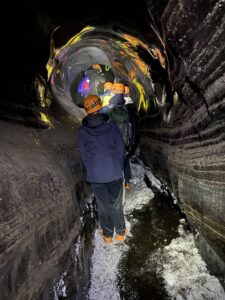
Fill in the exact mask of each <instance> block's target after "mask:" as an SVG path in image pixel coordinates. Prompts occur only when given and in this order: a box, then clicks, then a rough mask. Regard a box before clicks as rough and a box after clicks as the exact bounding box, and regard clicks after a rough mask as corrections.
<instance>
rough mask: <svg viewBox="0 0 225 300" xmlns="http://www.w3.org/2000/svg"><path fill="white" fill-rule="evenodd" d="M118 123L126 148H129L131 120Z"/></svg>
mask: <svg viewBox="0 0 225 300" xmlns="http://www.w3.org/2000/svg"><path fill="white" fill-rule="evenodd" d="M116 125H117V126H118V127H119V129H120V132H121V133H122V136H123V140H124V146H125V148H129V146H130V139H131V124H130V122H129V121H128V122H122V123H116Z"/></svg>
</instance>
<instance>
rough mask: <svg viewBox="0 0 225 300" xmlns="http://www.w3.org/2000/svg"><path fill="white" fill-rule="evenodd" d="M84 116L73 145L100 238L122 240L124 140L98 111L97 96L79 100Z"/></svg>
mask: <svg viewBox="0 0 225 300" xmlns="http://www.w3.org/2000/svg"><path fill="white" fill-rule="evenodd" d="M83 106H84V108H85V110H86V112H87V116H86V117H85V118H84V119H83V121H82V126H81V127H80V128H79V131H78V136H77V144H78V148H79V152H80V154H81V159H82V162H83V165H84V168H85V170H86V179H87V181H88V182H90V185H91V188H92V190H93V193H94V195H95V199H96V202H97V207H98V215H99V221H100V225H101V229H102V233H103V240H104V241H105V242H106V243H112V238H113V234H114V229H115V232H116V236H115V240H117V241H123V240H124V239H125V220H124V214H123V207H122V184H123V178H122V177H123V167H124V142H123V137H122V135H121V133H120V131H119V129H118V128H117V126H116V125H115V124H114V123H113V122H111V121H108V116H107V115H104V114H101V113H99V111H100V109H101V108H102V103H101V99H100V98H99V97H98V96H96V95H89V96H88V97H87V98H85V99H84V101H83Z"/></svg>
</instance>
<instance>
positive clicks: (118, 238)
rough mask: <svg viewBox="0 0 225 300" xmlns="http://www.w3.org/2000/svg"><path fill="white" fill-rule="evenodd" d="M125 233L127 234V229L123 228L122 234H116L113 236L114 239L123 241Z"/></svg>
mask: <svg viewBox="0 0 225 300" xmlns="http://www.w3.org/2000/svg"><path fill="white" fill-rule="evenodd" d="M126 234H127V229H125V232H124V234H117V235H116V236H115V240H116V241H118V242H123V241H124V240H125V237H126Z"/></svg>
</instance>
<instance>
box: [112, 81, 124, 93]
mask: <svg viewBox="0 0 225 300" xmlns="http://www.w3.org/2000/svg"><path fill="white" fill-rule="evenodd" d="M112 93H113V94H124V84H123V83H119V82H114V83H113V86H112Z"/></svg>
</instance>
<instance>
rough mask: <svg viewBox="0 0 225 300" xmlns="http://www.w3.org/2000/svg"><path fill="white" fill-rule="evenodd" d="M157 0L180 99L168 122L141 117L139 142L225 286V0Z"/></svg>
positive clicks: (173, 108)
mask: <svg viewBox="0 0 225 300" xmlns="http://www.w3.org/2000/svg"><path fill="white" fill-rule="evenodd" d="M159 2H160V4H161V12H162V15H161V20H162V23H163V25H164V29H165V33H166V37H167V48H168V53H169V56H170V59H171V58H172V57H176V61H175V60H172V59H171V80H172V83H173V85H174V89H175V90H176V91H177V92H178V94H179V98H180V101H179V103H174V105H173V107H172V110H171V117H170V119H169V121H168V122H167V123H165V122H163V121H162V118H160V117H155V118H152V117H149V118H146V117H145V119H143V120H142V121H141V123H140V126H141V148H142V152H143V155H144V157H145V161H146V163H147V164H148V165H150V166H151V167H152V168H153V170H154V173H155V175H157V176H158V177H159V178H161V179H162V180H163V181H165V182H166V183H167V184H168V185H169V186H170V188H171V191H173V193H174V194H175V196H176V197H177V198H178V199H179V203H180V205H181V207H182V209H183V211H184V212H185V213H186V215H187V218H188V220H189V221H190V223H191V224H192V225H193V227H194V228H195V229H197V230H198V231H199V233H200V238H199V242H198V245H199V246H200V250H201V252H202V254H203V256H204V257H205V258H206V260H207V262H208V263H209V264H211V266H212V267H213V269H214V270H215V271H216V273H217V274H219V276H220V278H221V281H222V283H223V285H224V286H225V279H224V278H225V142H224V136H225V121H224V120H225V77H224V74H225V55H224V53H225V51H224V50H225V49H224V45H225V40H224V39H225V18H224V16H225V2H224V1H207V5H206V3H205V2H204V1H194V0H193V1H185V0H182V1H177V0H171V1H166V2H165V1H159ZM154 5H155V4H154V2H153V1H149V6H150V7H151V8H152V9H153V8H154V7H155V6H154ZM157 5H159V3H158V4H157Z"/></svg>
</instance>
